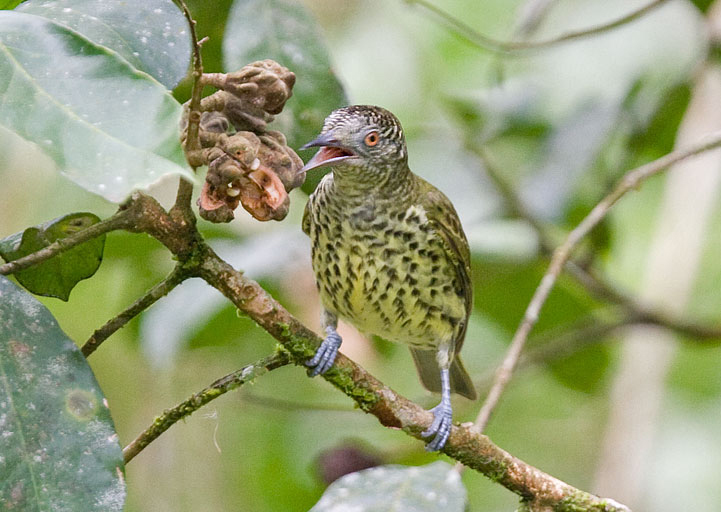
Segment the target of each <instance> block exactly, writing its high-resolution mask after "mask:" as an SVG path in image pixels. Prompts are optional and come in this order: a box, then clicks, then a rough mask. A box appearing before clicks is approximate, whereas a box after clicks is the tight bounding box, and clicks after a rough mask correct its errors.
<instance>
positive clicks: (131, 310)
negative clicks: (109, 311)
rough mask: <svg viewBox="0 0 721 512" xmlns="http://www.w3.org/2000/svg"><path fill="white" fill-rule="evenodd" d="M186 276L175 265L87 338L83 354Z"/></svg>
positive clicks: (95, 346) (164, 294)
mask: <svg viewBox="0 0 721 512" xmlns="http://www.w3.org/2000/svg"><path fill="white" fill-rule="evenodd" d="M187 277H188V276H187V275H186V271H185V270H184V268H183V267H182V266H181V265H176V267H175V268H174V269H173V271H172V272H171V273H170V274H169V275H168V277H166V278H165V279H163V280H162V281H161V282H159V283H158V284H156V285H155V286H153V287H152V288H151V289H150V290H149V291H148V292H147V293H146V294H145V295H143V296H142V297H140V298H139V299H138V300H136V301H135V302H134V303H133V304H132V305H131V306H130V307H128V308H127V309H126V310H125V311H123V312H122V313H120V314H119V315H118V316H116V317H115V318H112V319H111V320H109V321H108V322H106V323H105V325H103V326H102V327H100V328H99V329H96V330H95V332H94V333H93V334H92V335H91V336H90V338H88V341H86V342H85V343H84V344H83V347H82V349H81V351H82V353H83V355H84V356H85V357H88V356H89V355H90V354H92V353H93V352H95V349H97V348H98V347H99V346H100V344H101V343H102V342H103V341H105V340H106V339H108V338H109V337H110V336H111V335H112V334H113V333H115V331H117V330H118V329H120V328H121V327H123V326H124V325H125V324H127V323H128V322H129V321H130V320H132V319H133V318H135V317H136V316H138V315H139V314H140V313H142V312H143V311H145V310H146V309H148V308H149V307H150V306H152V305H153V304H155V302H156V301H157V300H158V299H160V298H162V297H165V296H166V295H167V294H169V293H170V292H171V291H172V290H173V288H175V287H176V286H178V285H179V284H180V283H182V282H183V281H184V280H185V279H186V278H187Z"/></svg>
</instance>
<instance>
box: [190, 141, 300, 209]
mask: <svg viewBox="0 0 721 512" xmlns="http://www.w3.org/2000/svg"><path fill="white" fill-rule="evenodd" d="M206 155H207V158H208V160H209V161H210V164H209V166H208V174H207V175H206V178H205V186H204V187H203V190H202V192H201V194H200V199H199V200H198V205H199V206H200V208H201V212H200V213H201V216H202V217H203V218H205V219H206V220H210V221H212V222H229V221H230V220H232V219H233V215H232V212H233V210H235V209H236V208H237V207H238V204H239V203H240V204H242V205H243V208H245V209H246V210H247V211H248V212H249V213H250V214H251V215H252V216H253V217H255V218H256V219H258V220H262V221H266V220H282V219H284V218H285V216H286V215H287V214H288V208H289V205H290V199H289V197H288V192H290V191H291V190H292V189H293V188H295V187H297V186H299V185H300V184H302V183H303V180H304V175H303V173H299V171H300V169H301V168H302V167H303V162H302V161H301V159H300V158H299V157H298V155H296V154H295V152H294V151H293V150H292V149H290V148H289V147H287V146H286V145H285V137H283V135H282V134H281V133H279V132H270V133H269V134H266V135H262V136H261V137H258V136H257V135H255V134H254V133H251V132H238V133H236V134H235V135H232V136H225V135H223V136H222V137H220V139H219V140H218V144H217V146H216V147H214V148H212V149H209V150H207V152H206ZM208 212H214V213H212V214H209V213H208ZM228 212H230V215H229V214H228ZM211 217H212V218H211Z"/></svg>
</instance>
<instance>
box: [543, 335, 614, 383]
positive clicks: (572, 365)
mask: <svg viewBox="0 0 721 512" xmlns="http://www.w3.org/2000/svg"><path fill="white" fill-rule="evenodd" d="M610 362H611V356H610V350H609V347H607V346H605V345H592V346H590V347H585V348H584V349H583V350H580V351H578V352H576V353H574V354H572V355H569V356H567V357H564V358H563V359H562V360H560V361H553V362H551V363H550V364H549V367H550V368H551V372H552V374H553V376H554V377H556V379H558V381H559V382H561V384H563V385H564V386H566V387H567V388H571V389H575V390H576V391H583V392H584V393H589V394H591V393H595V392H597V391H599V389H600V388H601V386H602V384H603V377H604V376H605V375H606V370H608V366H609V364H610Z"/></svg>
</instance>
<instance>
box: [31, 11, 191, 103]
mask: <svg viewBox="0 0 721 512" xmlns="http://www.w3.org/2000/svg"><path fill="white" fill-rule="evenodd" d="M17 11H19V12H26V13H29V14H36V15H38V16H42V17H44V18H47V19H49V20H52V21H55V22H57V23H58V24H61V25H66V26H68V27H70V28H71V29H73V30H75V31H76V32H78V33H80V34H82V35H83V36H84V37H86V38H87V39H89V40H90V41H92V42H93V43H95V44H96V45H97V46H100V47H104V48H111V49H113V50H115V51H116V52H118V53H119V54H120V55H122V56H123V57H124V58H125V60H127V61H128V62H129V63H130V64H131V65H132V66H133V67H134V68H135V69H138V70H140V71H145V72H146V73H148V74H149V75H151V76H153V77H154V78H155V79H156V80H157V81H158V82H160V83H161V84H163V85H164V86H165V87H167V88H168V89H172V88H173V87H175V86H176V85H177V84H178V82H180V81H181V80H182V79H183V78H184V77H185V75H186V74H187V73H188V66H189V64H190V35H189V34H188V30H187V27H188V22H187V21H186V19H185V16H183V13H182V12H181V11H180V9H178V8H177V7H176V6H175V4H174V3H173V2H172V0H145V1H143V2H142V3H137V2H136V3H129V2H103V1H99V0H43V1H38V0H28V1H27V2H25V3H24V4H23V5H21V6H20V7H19V8H18V9H17Z"/></svg>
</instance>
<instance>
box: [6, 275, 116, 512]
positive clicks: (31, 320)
mask: <svg viewBox="0 0 721 512" xmlns="http://www.w3.org/2000/svg"><path fill="white" fill-rule="evenodd" d="M122 471H123V457H122V452H121V449H120V445H119V443H118V436H117V434H116V433H115V427H114V426H113V421H112V419H111V418H110V412H109V411H108V408H107V405H106V401H105V398H104V397H103V394H102V392H101V391H100V388H99V387H98V383H97V382H96V381H95V377H94V376H93V373H92V372H91V371H90V367H89V366H88V364H87V363H86V361H85V358H83V356H82V354H81V353H80V351H79V350H78V348H77V347H76V346H75V344H74V343H73V342H72V341H71V340H70V339H68V338H67V336H66V335H65V334H64V333H63V332H62V330H60V327H59V326H58V324H57V322H56V321H55V319H54V318H53V317H52V315H51V314H50V312H49V311H48V310H47V309H45V307H43V306H42V305H41V304H40V303H39V302H38V301H37V300H35V299H34V298H33V297H31V296H30V295H28V294H27V293H25V292H24V291H22V290H21V289H20V288H18V287H17V286H16V285H14V284H13V283H12V282H11V281H9V280H8V279H6V278H4V277H2V276H0V503H1V504H3V510H33V511H47V512H51V511H56V510H72V511H74V512H83V511H95V510H97V511H103V512H106V511H115V510H118V511H119V510H122V508H123V502H124V501H125V484H124V479H123V474H122Z"/></svg>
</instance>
